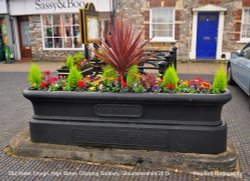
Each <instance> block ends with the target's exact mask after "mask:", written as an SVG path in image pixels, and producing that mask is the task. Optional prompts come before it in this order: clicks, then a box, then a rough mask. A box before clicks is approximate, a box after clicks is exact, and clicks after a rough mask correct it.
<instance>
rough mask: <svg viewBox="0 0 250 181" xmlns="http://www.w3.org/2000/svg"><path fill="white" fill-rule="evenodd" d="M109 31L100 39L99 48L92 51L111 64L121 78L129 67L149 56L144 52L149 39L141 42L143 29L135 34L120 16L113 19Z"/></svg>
mask: <svg viewBox="0 0 250 181" xmlns="http://www.w3.org/2000/svg"><path fill="white" fill-rule="evenodd" d="M110 33H111V35H105V40H106V41H105V40H102V42H101V45H99V46H98V47H99V50H98V51H94V52H95V56H96V57H97V58H98V59H99V60H101V61H104V62H105V63H107V64H109V65H111V66H112V67H113V68H114V69H115V70H117V71H118V73H119V75H120V77H121V79H123V78H124V76H125V74H126V72H127V70H128V69H129V68H130V67H132V66H134V65H137V64H138V63H140V62H142V61H144V60H146V59H148V58H149V57H148V56H147V55H145V54H144V52H145V46H146V45H147V44H148V42H149V40H148V41H146V42H144V43H141V38H142V35H143V30H142V31H141V32H140V33H139V34H138V35H137V36H135V33H134V30H133V28H132V25H131V24H124V22H123V19H122V16H120V17H119V18H118V19H116V20H115V22H114V26H113V28H112V29H111V32H110ZM106 42H107V43H106Z"/></svg>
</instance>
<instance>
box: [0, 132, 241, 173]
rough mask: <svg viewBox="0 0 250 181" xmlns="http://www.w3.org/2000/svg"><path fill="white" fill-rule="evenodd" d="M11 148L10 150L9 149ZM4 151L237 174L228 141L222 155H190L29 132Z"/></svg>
mask: <svg viewBox="0 0 250 181" xmlns="http://www.w3.org/2000/svg"><path fill="white" fill-rule="evenodd" d="M9 148H10V149H9ZM9 148H8V149H6V150H5V151H6V152H7V153H8V154H11V155H12V154H14V155H18V156H25V157H39V158H60V159H72V160H82V161H88V162H95V163H101V164H103V163H104V164H109V165H110V164H111V165H112V166H114V167H115V166H116V165H131V166H136V167H141V168H147V169H150V170H169V169H174V170H175V169H178V170H179V171H185V172H192V171H204V170H208V171H227V172H230V171H236V166H237V159H236V153H235V148H234V146H233V145H232V143H231V142H230V141H229V144H228V146H227V151H225V152H223V153H221V154H193V153H192V154H190V153H175V152H165V151H164V152H163V151H148V150H130V149H114V148H105V149H103V148H101V149H100V148H91V147H79V146H70V145H56V144H46V143H34V142H31V141H30V134H29V131H28V130H27V131H24V132H23V133H21V134H19V135H17V136H15V137H14V138H13V139H12V140H11V142H10V147H9Z"/></svg>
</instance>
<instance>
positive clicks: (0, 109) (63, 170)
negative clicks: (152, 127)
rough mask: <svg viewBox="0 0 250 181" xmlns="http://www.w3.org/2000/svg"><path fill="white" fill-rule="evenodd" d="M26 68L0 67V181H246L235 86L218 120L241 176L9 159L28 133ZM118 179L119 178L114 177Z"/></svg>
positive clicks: (245, 146)
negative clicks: (13, 145) (11, 147)
mask: <svg viewBox="0 0 250 181" xmlns="http://www.w3.org/2000/svg"><path fill="white" fill-rule="evenodd" d="M37 64H38V65H39V66H40V67H41V70H42V71H45V70H51V71H55V70H56V69H57V68H58V66H60V65H61V64H62V62H59V63H58V62H57V63H44V62H38V63H37ZM219 66H220V65H219V64H216V63H190V64H178V65H177V69H178V72H179V74H180V78H181V79H188V78H191V77H197V76H199V77H201V78H204V79H207V80H212V79H213V74H214V72H215V70H216V68H218V67H219ZM29 67H30V63H14V64H4V63H0V101H1V102H0V103H1V104H0V125H1V126H0V181H12V180H17V181H21V180H25V181H27V180H32V181H33V180H36V181H38V180H39V181H40V180H41V181H42V180H44V181H47V180H49V181H50V180H58V181H63V180H65V181H68V180H84V181H85V180H92V181H96V180H100V181H113V180H114V181H116V180H120V181H126V180H131V181H132V180H141V181H144V180H153V181H156V180H160V181H165V180H169V181H200V180H201V181H202V180H206V181H224V180H225V181H238V180H244V181H249V180H250V131H249V130H250V110H249V107H248V97H247V95H246V94H245V93H244V92H243V91H242V90H241V89H240V88H239V87H238V86H229V87H228V88H229V89H230V91H231V93H232V95H233V99H232V101H230V102H229V103H228V104H226V105H225V107H224V108H223V113H222V119H223V120H226V122H227V124H228V136H229V138H230V139H232V141H233V143H234V145H235V147H236V152H237V156H238V159H239V172H193V173H185V172H182V171H181V170H177V169H176V170H159V171H158V172H154V171H152V172H150V171H151V170H145V169H141V168H135V167H132V166H124V165H105V164H98V163H89V162H79V161H77V160H76V161H72V160H71V161H69V160H62V159H36V158H23V157H17V156H14V155H12V156H10V155H7V154H5V152H4V149H5V148H6V147H7V146H8V144H9V142H10V140H11V139H12V138H13V137H14V136H15V135H17V134H19V133H21V132H23V130H25V129H28V121H29V119H30V118H31V116H32V114H33V110H32V106H31V104H30V102H29V101H27V100H26V99H25V98H24V97H23V96H22V91H23V89H24V88H26V87H28V81H27V71H28V70H29ZM117 173H119V174H117Z"/></svg>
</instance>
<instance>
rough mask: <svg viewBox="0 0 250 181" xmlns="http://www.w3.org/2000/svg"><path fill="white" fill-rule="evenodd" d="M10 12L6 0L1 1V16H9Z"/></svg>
mask: <svg viewBox="0 0 250 181" xmlns="http://www.w3.org/2000/svg"><path fill="white" fill-rule="evenodd" d="M7 13H8V10H7V4H6V0H0V14H7Z"/></svg>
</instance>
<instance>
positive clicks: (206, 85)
mask: <svg viewBox="0 0 250 181" xmlns="http://www.w3.org/2000/svg"><path fill="white" fill-rule="evenodd" d="M202 85H203V86H204V87H208V88H209V87H210V84H209V83H207V82H203V83H202Z"/></svg>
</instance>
